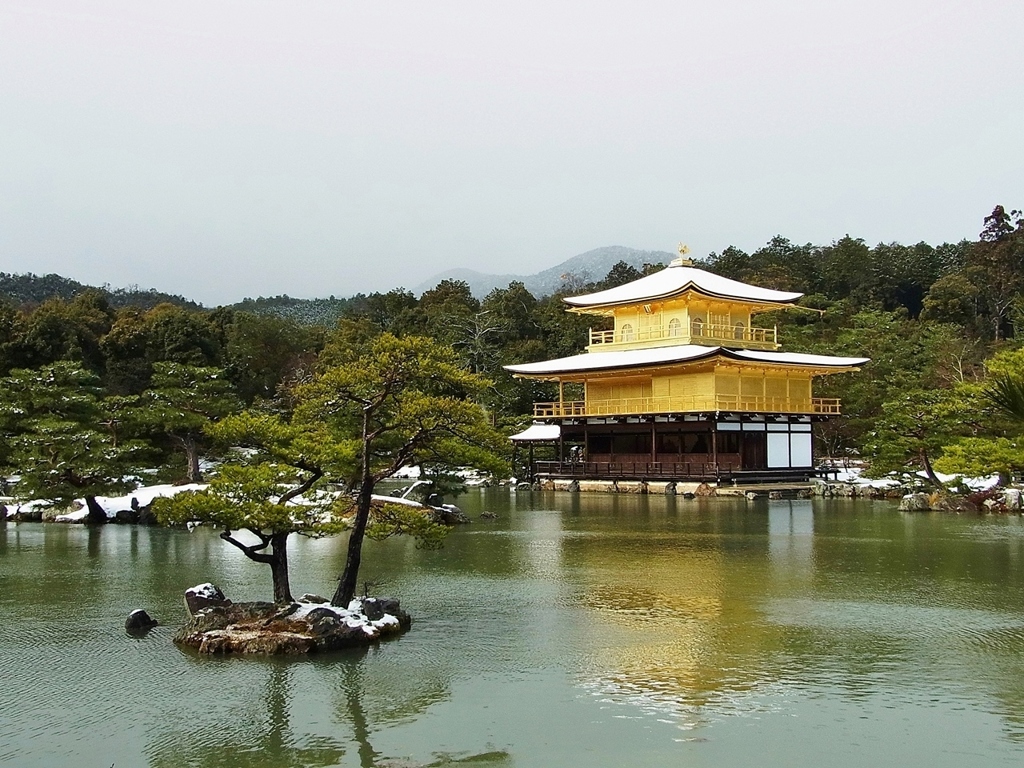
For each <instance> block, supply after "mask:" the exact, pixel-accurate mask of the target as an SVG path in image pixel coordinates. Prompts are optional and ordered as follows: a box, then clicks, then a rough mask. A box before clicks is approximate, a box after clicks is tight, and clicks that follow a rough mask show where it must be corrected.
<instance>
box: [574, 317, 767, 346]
mask: <svg viewBox="0 0 1024 768" xmlns="http://www.w3.org/2000/svg"><path fill="white" fill-rule="evenodd" d="M777 339H778V331H777V329H775V328H748V327H746V326H742V325H741V326H735V325H716V324H712V323H699V322H694V323H691V324H690V330H689V333H687V332H686V329H685V328H683V327H682V326H677V327H672V326H664V325H656V326H649V327H647V328H635V329H633V330H631V331H628V332H623V330H622V329H621V328H620V329H619V330H617V331H614V330H613V331H595V330H594V329H593V328H591V329H590V346H591V347H601V348H603V349H608V348H611V347H628V346H635V345H636V344H638V343H639V344H643V343H645V342H652V341H656V342H661V341H669V342H672V343H674V344H699V343H702V342H709V341H710V342H714V343H716V344H721V345H723V346H729V345H734V346H744V347H764V348H766V349H775V348H776V347H777V346H778V343H777Z"/></svg>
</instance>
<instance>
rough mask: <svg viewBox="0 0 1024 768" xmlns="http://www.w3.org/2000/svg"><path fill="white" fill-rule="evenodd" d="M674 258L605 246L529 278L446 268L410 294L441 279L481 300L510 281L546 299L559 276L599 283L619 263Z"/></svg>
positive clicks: (558, 284) (558, 282) (638, 263)
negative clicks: (455, 282)
mask: <svg viewBox="0 0 1024 768" xmlns="http://www.w3.org/2000/svg"><path fill="white" fill-rule="evenodd" d="M675 256H676V254H674V253H669V252H668V251H641V250H638V249H636V248H626V247H625V246H621V245H608V246H605V247H603V248H595V249H594V250H592V251H587V252H586V253H581V254H579V255H578V256H573V257H572V258H571V259H566V260H565V261H563V262H561V263H560V264H556V265H555V266H553V267H550V268H548V269H545V270H543V271H541V272H536V273H534V274H532V275H509V274H505V275H497V274H489V273H486V272H478V271H477V270H475V269H464V268H460V269H449V270H446V271H444V272H441V273H439V274H436V275H434V276H433V277H431V278H430V279H429V280H425V281H424V282H422V283H420V284H419V285H418V286H416V287H415V288H413V289H412V292H413V293H415V294H416V295H417V296H419V295H420V294H422V293H423V292H424V291H426V290H429V289H431V288H433V287H434V286H435V285H437V284H438V283H439V282H441V281H442V280H463V281H465V282H466V283H467V284H468V285H469V288H470V290H471V291H472V292H473V295H474V296H476V297H477V298H478V299H482V298H483V297H484V296H486V295H487V294H488V293H490V292H491V291H492V290H494V289H495V288H506V287H508V284H509V283H510V282H512V281H514V280H518V281H519V282H521V283H522V284H523V285H525V286H526V289H527V290H528V291H529V292H530V293H532V294H533V295H534V296H537V297H540V296H548V295H550V294H552V293H554V292H555V291H557V290H558V289H559V288H561V287H562V283H563V280H562V276H563V275H567V274H572V275H575V276H576V277H577V278H579V282H585V283H587V282H592V281H596V280H601V279H602V278H603V277H604V276H605V275H607V274H608V271H609V270H610V269H611V268H612V267H613V266H615V265H616V264H617V263H619V262H620V261H624V262H626V263H627V264H629V265H630V266H633V267H636V268H638V269H639V268H640V267H641V266H643V265H644V264H645V263H646V264H667V263H668V262H670V261H671V260H672V259H674V258H675Z"/></svg>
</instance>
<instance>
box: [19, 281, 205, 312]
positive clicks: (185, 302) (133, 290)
mask: <svg viewBox="0 0 1024 768" xmlns="http://www.w3.org/2000/svg"><path fill="white" fill-rule="evenodd" d="M85 291H100V292H101V293H103V294H104V295H105V296H106V297H107V301H109V302H110V305H111V306H112V307H139V308H140V309H152V308H153V307H155V306H156V305H157V304H175V305H177V306H179V307H185V308H187V309H202V305H201V304H197V303H196V302H194V301H191V300H189V299H186V298H185V297H184V296H176V295H174V294H170V293H163V292H161V291H157V290H154V289H152V288H150V289H148V290H144V289H142V288H139V287H138V286H137V285H135V286H131V287H129V288H111V287H110V286H109V285H103V286H99V287H97V286H93V285H85V284H84V283H80V282H78V281H77V280H72V279H71V278H69V277H62V276H61V275H54V274H50V275H33V274H31V273H26V274H21V275H15V274H10V273H7V272H0V301H2V300H6V301H9V302H11V303H13V304H17V305H19V306H20V305H34V304H42V303H43V302H44V301H46V300H47V299H64V300H68V299H73V298H74V297H75V296H78V295H79V294H80V293H84V292H85Z"/></svg>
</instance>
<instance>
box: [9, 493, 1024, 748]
mask: <svg viewBox="0 0 1024 768" xmlns="http://www.w3.org/2000/svg"><path fill="white" fill-rule="evenodd" d="M458 502H459V504H460V505H461V506H462V507H463V508H464V509H465V510H466V511H467V512H468V513H469V514H470V516H471V517H473V518H474V522H473V523H472V524H471V525H469V526H464V527H462V528H460V529H458V530H456V531H454V532H453V533H452V535H451V536H450V537H449V538H448V540H447V542H446V544H445V547H444V548H443V549H441V550H439V551H427V550H418V549H416V548H415V547H414V546H413V543H412V542H411V541H406V540H392V541H387V542H383V543H370V544H368V546H367V550H366V553H365V557H364V564H365V565H364V569H365V570H364V577H365V579H366V580H367V581H371V582H374V585H372V586H371V587H370V591H371V592H372V593H376V594H389V595H395V596H397V597H399V598H401V600H402V604H403V607H405V608H406V609H408V610H409V611H410V612H411V613H412V614H413V616H414V624H413V629H412V631H410V632H409V633H408V634H406V635H404V636H403V637H401V638H400V639H397V640H393V641H390V642H386V643H384V644H381V645H380V646H378V647H376V648H372V649H370V650H368V651H365V652H348V653H341V654H337V655H332V656H327V657H321V658H315V659H311V660H306V659H302V660H282V659H254V658H244V659H242V658H229V659H223V658H199V657H197V656H195V655H193V654H192V653H189V652H185V651H182V650H179V649H178V648H176V647H175V646H174V645H173V644H172V643H171V641H170V638H171V636H172V634H173V632H174V630H175V628H176V627H177V626H179V625H180V624H181V623H182V622H183V621H184V608H183V604H182V592H183V591H184V590H185V589H186V588H187V587H189V586H191V585H193V584H196V583H199V582H203V581H213V582H215V583H217V584H218V585H220V586H222V587H223V588H224V590H225V591H226V592H227V593H228V595H229V596H230V597H232V598H233V599H235V600H248V599H265V598H267V597H268V596H269V595H270V575H269V569H267V568H266V566H261V565H258V564H255V563H251V562H249V561H247V560H246V559H245V558H244V557H243V556H241V555H240V553H238V552H237V551H236V550H234V549H233V548H231V547H229V546H228V545H226V544H224V543H223V542H221V541H220V540H219V539H218V538H217V536H216V534H215V533H214V532H213V531H209V530H203V529H200V530H197V531H195V532H193V533H188V532H186V531H183V530H165V529H152V528H136V527H121V526H108V527H106V528H103V529H100V530H89V529H86V528H83V527H79V526H63V525H57V524H32V523H22V524H13V523H8V524H6V526H0V601H2V606H3V620H2V621H0V681H2V684H0V734H2V735H0V764H4V765H7V764H10V765H13V766H58V765H74V766H76V768H86V767H91V766H98V767H100V768H109V766H111V765H112V764H113V765H115V766H119V767H127V766H168V767H170V766H334V765H341V766H361V767H365V766H394V767H395V768H397V767H398V766H402V767H404V768H411V766H424V765H433V766H444V765H487V766H516V767H517V768H521V767H524V766H553V765H567V764H570V763H576V764H578V765H586V766H588V767H589V766H634V765H644V766H716V768H721V767H722V766H746V765H749V764H750V763H751V762H752V761H757V762H758V763H761V764H766V765H780V766H782V765H785V766H804V765H807V766H811V765H813V766H818V765H820V764H821V763H822V762H827V763H828V764H829V765H830V766H863V765H869V764H877V765H903V766H929V768H936V767H937V766H957V768H962V766H964V765H971V766H988V765H1014V766H1016V765H1021V764H1022V762H1024V525H1022V521H1021V518H1019V517H986V518H979V517H956V516H939V515H906V514H901V513H899V512H897V511H896V509H895V506H894V505H892V504H889V503H883V502H867V501H849V500H830V501H822V500H815V501H757V502H752V503H751V502H746V501H745V500H735V499H731V500H730V499H698V500H685V499H682V498H673V497H660V496H628V495H604V494H558V493H541V492H520V493H518V494H516V493H509V492H508V491H506V490H504V489H487V490H480V491H471V492H470V493H468V494H467V495H465V496H462V497H460V498H459V499H458ZM483 510H489V511H493V512H495V513H497V518H496V519H495V520H483V519H479V517H478V516H479V514H480V512H481V511H483ZM344 545H345V540H344V538H337V539H324V540H320V541H310V540H302V539H299V540H295V541H294V544H293V546H292V549H291V552H290V554H291V561H292V589H293V592H294V593H295V594H301V593H302V592H306V591H309V592H318V593H322V594H323V593H326V594H329V593H330V592H331V590H332V589H333V588H334V585H335V583H336V582H335V579H336V578H337V574H338V573H339V571H340V570H341V566H342V563H343V559H344ZM137 607H142V608H145V609H146V610H148V611H149V612H150V613H151V614H152V615H154V616H155V617H156V618H158V619H159V620H160V621H161V622H162V626H160V627H157V628H156V629H155V630H154V631H152V632H151V633H150V634H148V635H147V636H146V637H144V638H142V639H133V638H131V637H128V636H127V635H126V634H125V633H124V630H123V622H124V619H125V617H126V616H127V614H128V613H129V611H131V610H132V609H134V608H137Z"/></svg>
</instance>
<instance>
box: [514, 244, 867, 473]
mask: <svg viewBox="0 0 1024 768" xmlns="http://www.w3.org/2000/svg"><path fill="white" fill-rule="evenodd" d="M681 252H684V251H683V249H681ZM801 296H802V294H799V293H788V292H784V291H776V290H770V289H767V288H759V287H757V286H753V285H747V284H745V283H741V282H738V281H736V280H730V279H728V278H725V277H721V276H719V275H715V274H713V273H711V272H707V271H705V270H702V269H698V268H696V267H694V266H693V263H692V262H691V261H689V260H688V259H685V258H683V257H680V258H678V259H676V260H675V261H673V262H672V263H671V264H670V265H669V266H668V267H666V268H665V269H663V270H661V271H660V272H656V273H654V274H651V275H648V276H646V277H642V278H640V279H639V280H634V281H633V282H631V283H626V284H625V285H621V286H618V287H616V288H610V289H608V290H605V291H599V292H597V293H591V294H587V295H584V296H573V297H569V298H566V299H564V301H565V303H566V304H568V305H569V309H568V311H570V312H577V313H581V314H588V315H596V316H598V317H602V318H608V319H609V320H610V321H611V324H613V327H612V328H610V329H608V330H591V331H590V344H589V346H588V347H587V351H586V352H584V353H583V354H578V355H573V356H572V357H563V358H559V359H557V360H545V361H543V362H538V363H525V364H521V365H509V366H506V368H507V369H508V370H509V371H511V372H512V373H513V374H514V375H516V376H518V377H524V378H531V379H541V380H545V381H552V382H557V383H558V392H559V397H558V400H557V401H555V402H550V403H536V404H535V405H534V417H535V424H534V425H533V426H532V427H530V429H528V430H527V431H526V432H523V433H521V434H519V435H515V436H513V440H515V441H517V443H518V444H529V445H530V446H531V454H532V446H533V445H534V444H535V441H540V442H547V444H548V445H554V446H555V447H556V449H555V451H554V453H553V460H551V461H537V462H533V461H531V464H532V465H533V466H532V467H531V472H532V473H534V474H536V475H539V476H547V477H563V478H564V477H571V478H588V479H615V478H618V479H626V478H631V479H639V480H646V479H662V480H709V481H733V482H742V481H752V482H755V481H771V480H797V479H806V478H808V477H810V476H811V475H812V474H813V473H814V446H813V432H812V426H811V425H812V423H813V422H816V421H822V420H824V419H828V418H830V417H833V416H836V415H838V414H839V412H840V403H839V400H838V399H834V398H819V397H814V396H813V395H812V384H813V379H814V377H815V376H822V375H826V374H830V373H842V372H846V371H855V370H857V369H858V368H859V367H860V366H861V365H863V364H864V363H866V362H868V358H863V357H832V356H828V355H807V354H797V353H792V352H781V351H779V343H778V334H777V333H776V329H775V328H762V327H756V326H754V325H753V324H752V322H751V320H752V319H753V317H754V316H755V315H756V314H758V313H761V312H769V311H774V310H778V309H783V308H787V307H794V306H796V305H795V302H796V301H797V300H798V299H799V298H800V297H801ZM572 385H575V386H572ZM567 389H569V390H570V391H571V390H576V392H577V393H579V392H582V399H567V398H566V390H567ZM576 397H577V398H578V394H577V395H576Z"/></svg>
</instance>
